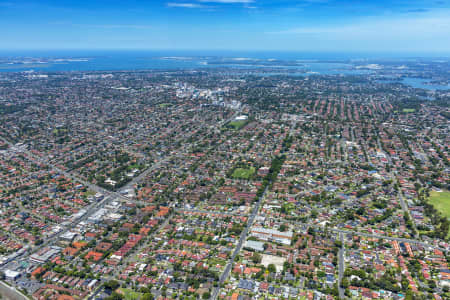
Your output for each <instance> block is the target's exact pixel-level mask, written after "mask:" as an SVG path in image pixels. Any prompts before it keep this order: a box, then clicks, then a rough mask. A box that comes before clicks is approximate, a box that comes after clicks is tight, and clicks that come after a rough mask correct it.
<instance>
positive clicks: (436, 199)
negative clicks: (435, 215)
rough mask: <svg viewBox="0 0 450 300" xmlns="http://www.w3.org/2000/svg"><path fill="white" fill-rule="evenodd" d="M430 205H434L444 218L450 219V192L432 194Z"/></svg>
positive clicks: (433, 192)
mask: <svg viewBox="0 0 450 300" xmlns="http://www.w3.org/2000/svg"><path fill="white" fill-rule="evenodd" d="M430 204H432V205H433V206H434V207H435V208H436V209H437V210H438V211H440V212H441V213H442V214H443V215H444V216H446V217H447V218H450V192H449V191H442V192H436V191H432V192H431V193H430Z"/></svg>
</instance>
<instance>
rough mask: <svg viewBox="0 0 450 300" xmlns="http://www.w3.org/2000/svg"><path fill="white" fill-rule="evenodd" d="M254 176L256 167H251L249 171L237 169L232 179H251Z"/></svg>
mask: <svg viewBox="0 0 450 300" xmlns="http://www.w3.org/2000/svg"><path fill="white" fill-rule="evenodd" d="M253 174H255V168H254V167H250V168H249V169H243V168H236V169H235V170H234V171H233V174H232V175H231V177H233V178H234V179H249V178H250V177H251V176H252V175H253Z"/></svg>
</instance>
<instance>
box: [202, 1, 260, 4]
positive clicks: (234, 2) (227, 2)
mask: <svg viewBox="0 0 450 300" xmlns="http://www.w3.org/2000/svg"><path fill="white" fill-rule="evenodd" d="M197 1H198V2H208V3H244V4H246V3H253V2H255V1H254V0H197Z"/></svg>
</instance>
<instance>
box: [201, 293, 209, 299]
mask: <svg viewBox="0 0 450 300" xmlns="http://www.w3.org/2000/svg"><path fill="white" fill-rule="evenodd" d="M202 298H203V299H209V298H211V294H210V293H209V292H205V293H203V295H202Z"/></svg>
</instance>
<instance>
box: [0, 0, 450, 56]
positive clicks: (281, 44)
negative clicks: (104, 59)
mask: <svg viewBox="0 0 450 300" xmlns="http://www.w3.org/2000/svg"><path fill="white" fill-rule="evenodd" d="M449 15H450V2H449V1H417V0H412V1H403V0H402V1H385V0H378V1H363V0H352V1H337V0H298V1H287V0H277V1H275V0H167V1H161V0H156V1H136V0H134V1H133V0H132V1H126V2H125V1H117V0H110V1H104V0H94V1H74V0H62V1H52V0H42V1H34V0H23V1H14V0H0V26H1V27H2V28H3V29H2V30H1V33H0V40H1V42H0V50H18V49H20V50H24V49H35V50H39V49H48V50H52V49H130V50H131V49H136V50H143V49H153V50H155V49H168V50H195V49H205V50H247V51H254V50H268V51H325V52H326V51H329V52H333V51H351V52H393V53H394V52H405V53H407V52H424V53H425V52H426V53H450V38H448V37H449V36H450V18H449V17H448V16H449Z"/></svg>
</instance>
